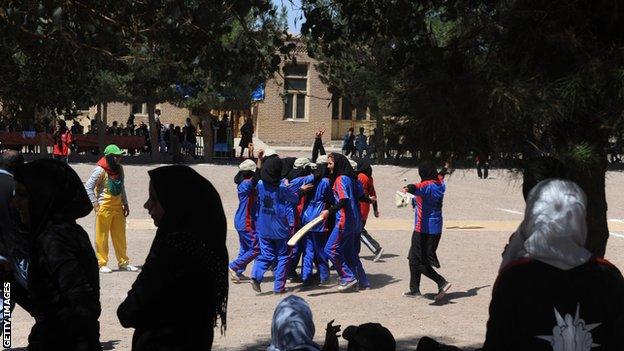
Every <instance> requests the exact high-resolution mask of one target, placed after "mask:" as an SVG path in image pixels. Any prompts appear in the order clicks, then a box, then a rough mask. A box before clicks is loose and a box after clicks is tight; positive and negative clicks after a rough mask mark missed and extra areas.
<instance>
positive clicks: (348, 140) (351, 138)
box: [342, 128, 355, 156]
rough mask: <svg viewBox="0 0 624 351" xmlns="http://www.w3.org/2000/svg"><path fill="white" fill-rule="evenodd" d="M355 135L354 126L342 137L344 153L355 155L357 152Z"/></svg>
mask: <svg viewBox="0 0 624 351" xmlns="http://www.w3.org/2000/svg"><path fill="white" fill-rule="evenodd" d="M354 143H355V135H353V128H349V131H348V132H347V134H345V136H344V138H343V139H342V153H343V154H344V155H345V156H349V155H353V153H355V144H354Z"/></svg>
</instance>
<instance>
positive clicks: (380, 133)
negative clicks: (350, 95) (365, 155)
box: [370, 106, 386, 163]
mask: <svg viewBox="0 0 624 351" xmlns="http://www.w3.org/2000/svg"><path fill="white" fill-rule="evenodd" d="M370 110H371V115H372V116H373V117H374V118H375V122H376V128H377V130H376V131H375V140H373V142H374V143H375V156H376V157H377V162H378V163H384V162H385V160H386V145H385V143H384V139H385V133H384V126H385V125H384V118H383V116H382V114H381V111H379V107H377V106H371V108H370Z"/></svg>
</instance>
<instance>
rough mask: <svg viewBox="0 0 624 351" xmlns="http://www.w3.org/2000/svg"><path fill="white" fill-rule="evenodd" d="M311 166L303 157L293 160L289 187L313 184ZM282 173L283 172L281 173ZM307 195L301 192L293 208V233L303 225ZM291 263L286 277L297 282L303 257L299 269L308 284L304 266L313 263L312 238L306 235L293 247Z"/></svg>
mask: <svg viewBox="0 0 624 351" xmlns="http://www.w3.org/2000/svg"><path fill="white" fill-rule="evenodd" d="M312 166H315V165H314V164H313V163H312V162H310V160H309V159H307V158H305V157H301V158H298V159H296V160H295V162H294V164H293V166H292V169H291V170H290V172H289V173H288V176H287V179H288V180H289V182H290V185H291V186H292V187H294V188H295V189H297V188H301V187H302V186H305V185H306V184H312V183H313V182H314V175H312V174H310V173H311V171H312V168H311V167H312ZM282 173H283V172H282ZM309 196H310V195H309V194H307V192H301V197H300V198H299V202H298V203H297V206H295V229H294V232H296V231H297V230H299V229H300V228H301V227H302V226H303V225H304V224H303V213H304V212H305V210H306V208H307V207H308V204H309V202H310V201H309ZM291 255H292V256H291V261H290V271H289V274H288V277H289V278H290V279H296V280H298V278H299V276H298V275H297V271H296V269H297V265H298V264H299V260H300V259H301V257H302V256H303V265H302V269H301V273H302V277H301V279H302V280H303V282H304V284H310V282H311V280H310V278H311V274H309V273H311V272H307V271H306V270H305V269H304V268H305V266H306V264H313V262H314V244H313V241H312V238H311V237H310V236H309V235H306V236H305V237H304V238H302V239H301V240H300V241H299V242H298V243H297V245H296V246H295V247H293V249H292V251H291Z"/></svg>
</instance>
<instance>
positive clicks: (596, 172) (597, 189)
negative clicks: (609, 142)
mask: <svg viewBox="0 0 624 351" xmlns="http://www.w3.org/2000/svg"><path fill="white" fill-rule="evenodd" d="M599 159H600V161H599V162H596V163H593V164H591V165H588V164H584V165H578V166H577V165H574V166H573V167H571V169H570V170H569V173H570V174H569V175H570V179H571V180H572V181H574V182H576V183H577V184H578V185H579V186H580V187H581V188H582V189H583V191H585V194H586V195H587V241H586V242H585V247H586V248H587V249H588V250H589V251H591V252H592V253H593V254H594V255H595V256H597V257H604V254H605V251H606V248H607V240H608V239H609V227H608V224H607V199H606V192H605V176H606V172H607V158H606V154H604V152H600V154H599Z"/></svg>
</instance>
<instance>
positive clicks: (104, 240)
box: [85, 144, 138, 273]
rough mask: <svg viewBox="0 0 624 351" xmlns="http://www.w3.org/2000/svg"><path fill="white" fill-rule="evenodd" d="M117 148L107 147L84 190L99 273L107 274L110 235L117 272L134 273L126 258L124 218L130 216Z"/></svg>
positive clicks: (119, 151)
mask: <svg viewBox="0 0 624 351" xmlns="http://www.w3.org/2000/svg"><path fill="white" fill-rule="evenodd" d="M123 155H124V153H123V151H121V149H120V148H119V147H118V146H117V145H113V144H111V145H108V146H107V147H106V149H104V157H102V158H101V159H100V160H99V161H98V163H97V166H96V167H95V170H94V171H93V173H92V174H91V177H89V180H88V181H87V183H86V185H85V188H86V189H87V194H88V195H89V199H90V200H91V203H92V204H93V208H94V209H95V214H96V219H95V250H96V254H97V259H98V265H99V267H100V273H111V272H112V270H111V269H110V268H109V267H108V266H107V264H108V234H109V233H110V235H111V240H112V241H113V248H114V249H115V256H117V262H118V264H119V270H122V271H130V272H136V271H138V268H136V267H134V266H131V265H130V264H129V259H128V256H127V255H126V217H128V215H129V214H130V207H129V206H128V199H127V197H126V188H125V185H124V180H125V179H124V172H123V167H122V166H121V159H122V157H123Z"/></svg>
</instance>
